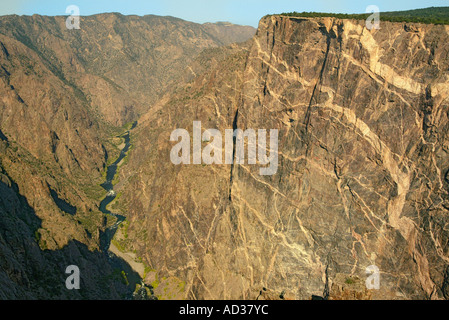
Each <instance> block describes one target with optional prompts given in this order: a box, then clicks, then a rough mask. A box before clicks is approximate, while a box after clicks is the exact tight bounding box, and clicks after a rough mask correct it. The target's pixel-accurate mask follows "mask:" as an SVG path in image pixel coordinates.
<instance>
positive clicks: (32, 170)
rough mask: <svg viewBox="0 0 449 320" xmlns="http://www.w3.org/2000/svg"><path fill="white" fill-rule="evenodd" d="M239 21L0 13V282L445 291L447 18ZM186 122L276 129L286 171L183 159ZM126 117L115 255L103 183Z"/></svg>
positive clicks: (367, 293) (190, 289)
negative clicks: (72, 25) (180, 138)
mask: <svg viewBox="0 0 449 320" xmlns="http://www.w3.org/2000/svg"><path fill="white" fill-rule="evenodd" d="M228 27H229V25H228V24H205V25H199V24H193V23H189V22H185V21H182V20H180V19H175V18H168V17H156V16H144V17H137V16H122V15H119V14H102V15H96V16H91V17H83V18H82V20H81V29H80V30H70V31H67V30H64V28H65V20H64V18H63V17H41V16H32V17H18V16H6V17H1V18H0V49H1V50H0V63H1V68H0V79H1V86H0V92H1V97H2V99H1V100H0V130H1V131H0V133H1V135H0V138H1V139H0V169H1V170H0V178H1V184H0V188H1V197H0V199H1V202H0V214H1V219H0V223H1V224H2V225H1V228H0V255H1V256H2V259H1V260H0V266H1V269H0V297H1V298H64V299H80V298H87V299H104V298H106V299H116V298H129V297H130V296H131V295H132V293H133V292H134V291H136V290H137V291H139V290H143V291H144V292H145V295H144V296H146V297H147V298H148V297H151V298H158V299H312V298H313V297H320V298H322V299H336V300H338V299H448V298H449V253H448V251H449V246H448V241H449V233H448V230H447V226H448V222H449V220H448V214H449V194H448V191H449V156H448V152H449V89H448V88H449V26H448V25H433V24H419V23H401V22H388V21H381V28H380V29H379V30H377V29H372V30H368V29H367V28H366V26H365V21H364V20H354V19H339V18H335V17H315V18H311V17H292V16H283V15H268V16H265V17H263V18H262V19H261V20H260V23H259V26H258V29H257V32H256V31H255V30H251V29H250V27H242V26H232V28H233V29H226V28H228ZM77 32H78V33H77ZM167 34H168V35H169V36H167ZM242 34H243V35H242ZM160 43H162V44H161V45H159V44H160ZM134 121H137V125H136V126H132V123H134ZM193 121H201V123H202V124H204V128H212V129H214V130H218V131H219V132H225V130H226V129H230V128H233V129H235V128H239V129H241V130H243V131H244V130H247V129H250V128H255V129H266V130H267V131H268V130H270V129H275V130H278V133H279V135H278V152H277V153H278V156H279V163H278V168H277V171H276V173H275V174H273V175H260V174H259V166H258V165H257V166H254V165H248V164H245V163H238V162H236V161H234V162H233V163H232V164H230V165H226V164H217V163H214V164H213V165H207V164H204V163H203V164H188V165H187V164H182V163H180V164H179V165H175V164H173V163H172V161H171V160H170V151H171V150H172V148H173V146H174V145H175V144H176V142H173V141H170V140H171V139H170V135H171V133H172V132H173V130H175V129H183V130H186V131H187V132H188V134H189V138H190V137H192V136H194V132H193V131H194V130H193V128H192V123H193ZM204 128H203V129H204ZM128 131H129V143H130V148H129V150H128V149H127V155H126V157H124V158H123V159H122V161H120V162H121V164H118V171H117V173H116V175H115V176H114V177H113V181H111V184H112V185H113V189H114V191H115V193H116V197H115V199H114V201H113V202H111V203H110V204H109V207H108V208H109V210H110V211H112V212H114V213H117V214H119V215H121V216H123V217H125V220H123V221H122V222H121V223H120V224H119V225H118V227H117V230H116V232H115V233H114V237H113V239H112V242H111V243H112V245H113V246H114V250H115V252H116V253H117V255H116V257H115V258H114V259H116V260H115V261H116V262H114V263H111V261H109V260H108V256H107V255H106V254H105V252H104V250H101V246H100V238H101V235H102V234H103V233H104V232H105V231H106V230H108V228H110V227H111V226H113V225H114V224H115V223H117V220H116V219H115V218H114V216H111V215H107V214H105V213H104V212H102V210H100V208H99V205H100V202H101V200H102V199H104V196H105V195H106V190H104V189H103V188H101V186H100V185H101V184H102V183H103V182H104V181H105V178H106V174H107V173H106V172H107V167H108V166H109V165H111V164H113V163H114V161H115V160H116V159H117V158H118V157H119V154H120V151H121V150H122V148H123V143H124V141H123V140H122V139H121V138H119V137H120V136H122V135H123V134H124V133H125V132H128ZM206 145H207V141H202V146H203V147H204V146H206ZM222 151H223V152H224V153H225V154H226V150H225V147H224V146H223V150H222ZM233 154H234V155H235V153H233ZM55 199H58V200H55ZM58 203H59V205H58ZM61 203H64V204H66V205H61ZM103 211H104V210H103ZM127 260H128V261H127ZM70 264H76V265H79V266H80V270H81V275H82V281H81V289H80V290H77V291H76V292H75V291H73V292H72V291H67V290H66V289H65V288H64V273H63V270H65V267H67V265H70ZM130 265H133V266H134V270H133V268H132V267H130ZM136 265H138V266H136ZM369 266H376V267H377V268H378V269H379V271H380V286H379V289H378V290H376V289H367V288H366V287H365V279H366V277H367V275H366V268H367V267H369ZM124 269H126V271H125V275H126V273H128V274H129V278H130V279H131V278H136V279H139V281H140V282H141V283H140V284H139V286H140V287H139V288H135V287H133V286H131V285H130V284H129V281H127V277H122V276H121V271H123V270H124ZM135 269H138V270H135ZM44 270H53V271H54V272H44ZM83 270H84V272H83ZM83 275H84V276H83ZM134 282H135V281H134ZM133 284H135V283H133ZM43 288H45V289H43Z"/></svg>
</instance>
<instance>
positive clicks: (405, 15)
mask: <svg viewBox="0 0 449 320" xmlns="http://www.w3.org/2000/svg"><path fill="white" fill-rule="evenodd" d="M280 15H281V16H289V17H303V18H314V17H334V18H339V19H357V20H366V19H367V18H368V17H369V16H370V15H371V14H370V13H362V14H344V13H324V12H296V11H295V12H288V13H281V14H280ZM380 20H381V21H391V22H416V23H427V24H449V7H430V8H425V9H415V10H407V11H389V12H380Z"/></svg>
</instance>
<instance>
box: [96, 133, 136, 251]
mask: <svg viewBox="0 0 449 320" xmlns="http://www.w3.org/2000/svg"><path fill="white" fill-rule="evenodd" d="M134 127H135V124H134V125H133V127H132V128H131V129H133V128H134ZM121 137H123V138H124V139H125V146H124V147H123V149H122V150H121V151H120V155H119V157H118V158H117V160H115V161H114V163H112V164H111V165H109V167H108V168H107V171H106V181H105V182H104V183H103V184H102V185H101V186H102V187H103V189H105V190H106V191H107V192H108V194H107V195H106V197H105V198H104V199H103V200H102V201H101V203H100V211H101V212H103V213H104V214H107V215H110V216H114V217H116V218H117V221H116V222H115V223H114V224H113V225H112V226H110V227H109V228H107V229H106V230H105V232H104V233H102V235H101V237H100V247H101V250H102V251H103V252H105V253H107V252H108V250H109V246H110V244H111V240H112V238H113V237H114V234H115V232H116V231H117V228H118V226H119V225H120V223H122V222H123V221H125V219H126V218H125V217H124V216H122V215H120V214H117V213H113V212H111V211H109V210H108V209H107V206H108V204H110V203H111V202H112V201H113V200H114V199H115V197H116V196H117V195H116V193H115V192H114V186H113V184H112V181H113V180H114V177H115V175H116V174H117V168H118V164H119V163H120V161H122V160H123V159H124V158H125V157H126V154H127V153H128V151H129V148H130V147H131V143H130V139H129V131H127V132H126V133H125V134H123V135H122V136H121Z"/></svg>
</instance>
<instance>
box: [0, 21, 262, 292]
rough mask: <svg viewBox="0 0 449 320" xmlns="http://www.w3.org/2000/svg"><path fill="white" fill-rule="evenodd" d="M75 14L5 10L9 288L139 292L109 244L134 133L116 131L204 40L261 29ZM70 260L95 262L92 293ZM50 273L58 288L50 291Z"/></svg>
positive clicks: (1, 63)
mask: <svg viewBox="0 0 449 320" xmlns="http://www.w3.org/2000/svg"><path fill="white" fill-rule="evenodd" d="M65 19H66V18H65V17H46V16H38V15H34V16H32V17H29V16H20V17H19V16H3V17H0V96H1V99H0V150H1V152H0V171H1V179H0V180H1V181H2V183H3V184H2V192H1V193H0V209H1V210H0V215H1V217H2V219H1V220H2V222H3V225H2V229H1V232H2V233H0V236H1V238H0V250H1V256H2V258H1V263H2V265H1V266H2V268H1V270H0V278H1V279H2V280H1V281H2V285H1V286H0V297H2V298H61V297H62V298H92V299H94V298H120V297H123V296H124V295H126V294H128V293H129V292H128V291H129V288H128V287H127V286H124V285H122V284H121V281H123V279H122V277H121V275H120V271H119V273H118V280H117V277H116V276H117V275H116V274H115V273H116V271H117V270H114V269H116V267H117V264H115V265H111V261H109V260H108V259H107V257H106V256H105V255H104V254H103V253H102V252H100V251H99V241H100V239H99V238H100V234H101V232H102V231H104V229H105V228H106V227H107V226H108V225H110V224H111V223H112V222H113V221H110V219H107V218H106V217H105V216H104V215H103V214H102V213H101V212H100V211H99V208H98V205H99V203H100V200H101V198H102V197H103V196H104V193H105V192H104V190H103V189H102V188H101V187H100V183H102V182H104V180H105V168H106V165H107V164H108V163H111V162H113V161H114V160H115V158H116V157H117V155H118V149H119V145H120V144H121V143H122V142H121V140H120V139H117V138H114V137H115V136H116V135H118V134H119V133H121V132H123V131H124V129H126V128H129V124H128V123H129V122H130V121H133V120H135V119H136V118H137V117H138V115H139V113H144V112H147V111H148V109H149V108H150V105H151V102H152V101H154V100H156V99H157V97H158V95H159V94H161V93H162V92H164V91H165V90H167V87H169V86H170V83H172V82H173V81H174V80H176V74H177V73H178V72H179V70H182V69H185V68H186V64H188V63H189V62H190V61H192V60H193V59H194V58H195V57H196V56H197V55H198V54H199V53H200V52H201V50H203V49H204V48H212V47H218V46H221V45H223V44H228V43H229V42H230V41H234V40H239V39H242V37H244V34H247V37H248V38H249V37H251V36H252V34H251V30H248V29H247V28H246V27H243V26H242V27H239V26H232V27H231V28H232V29H233V30H234V32H235V36H233V32H232V31H231V32H229V31H228V29H226V28H229V26H217V28H215V29H214V30H212V31H211V30H210V27H208V26H203V25H200V24H195V23H190V22H186V21H183V20H180V19H175V18H170V17H157V16H145V17H137V16H122V15H120V14H102V15H95V16H90V17H83V18H81V29H80V30H68V29H66V27H65ZM225 29H226V30H225ZM252 30H253V31H254V29H252ZM222 33H223V34H222ZM36 261H38V263H37V264H35V262H36ZM77 261H78V262H77ZM69 262H71V263H74V264H77V263H79V264H80V265H83V267H84V269H83V270H84V272H83V271H82V274H83V273H84V275H85V278H84V279H83V280H82V283H83V286H84V288H85V290H83V291H82V292H81V293H80V292H75V291H73V292H68V291H67V290H66V289H65V287H64V281H62V282H61V279H64V278H65V277H66V275H65V274H64V272H63V271H64V270H65V267H67V265H68V263H69ZM35 268H37V269H35ZM43 270H46V271H47V274H48V275H47V276H46V278H45V279H41V278H42V277H41V275H40V273H42V272H43ZM86 270H88V271H87V273H85V272H86ZM17 274H20V276H15V275H17ZM92 279H95V281H94V280H92ZM44 280H45V281H46V282H47V284H46V285H45V288H51V287H54V289H53V290H44V289H41V288H40V286H41V285H42V283H43V282H44ZM100 280H102V281H103V282H101V281H100ZM87 282H89V284H87ZM3 284H4V285H3ZM61 290H62V291H61Z"/></svg>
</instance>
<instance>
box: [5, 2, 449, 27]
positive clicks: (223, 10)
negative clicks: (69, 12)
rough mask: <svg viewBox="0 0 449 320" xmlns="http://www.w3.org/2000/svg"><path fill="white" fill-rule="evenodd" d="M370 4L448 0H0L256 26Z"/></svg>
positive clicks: (409, 5) (20, 5) (405, 5)
mask: <svg viewBox="0 0 449 320" xmlns="http://www.w3.org/2000/svg"><path fill="white" fill-rule="evenodd" d="M372 4H374V5H377V6H378V7H379V9H380V11H381V12H382V11H395V10H406V9H417V8H425V7H431V6H449V0H396V1H395V0H368V1H365V0H338V1H335V0H308V1H300V0H125V1H124V0H69V1H66V0H0V15H5V14H13V13H15V14H19V15H22V14H25V15H32V14H34V13H37V14H43V15H65V9H66V7H67V6H69V5H77V6H78V7H79V8H80V14H81V15H91V14H95V13H102V12H120V13H122V14H137V15H145V14H156V15H164V16H165V15H170V16H175V17H179V18H182V19H185V20H189V21H194V22H199V23H204V22H215V21H229V22H232V23H237V24H247V25H252V26H254V27H257V24H258V22H259V19H260V18H261V17H263V16H264V15H266V14H269V13H282V12H289V11H299V12H301V11H318V12H339V13H363V12H365V8H366V7H367V6H368V5H372Z"/></svg>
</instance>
